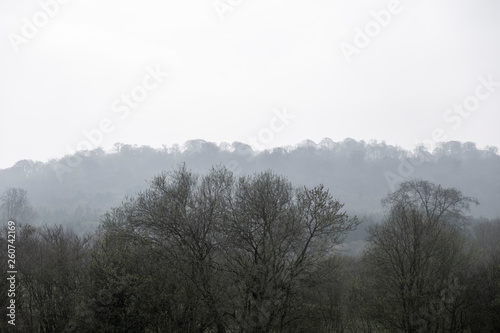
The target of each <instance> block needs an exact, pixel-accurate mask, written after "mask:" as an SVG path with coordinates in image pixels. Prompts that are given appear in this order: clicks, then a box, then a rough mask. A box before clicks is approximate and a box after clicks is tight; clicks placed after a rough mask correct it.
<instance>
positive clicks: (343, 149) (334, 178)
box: [0, 139, 500, 238]
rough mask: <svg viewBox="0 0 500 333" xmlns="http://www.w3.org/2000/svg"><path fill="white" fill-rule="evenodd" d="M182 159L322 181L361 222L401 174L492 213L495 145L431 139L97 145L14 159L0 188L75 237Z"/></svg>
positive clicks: (497, 178)
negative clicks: (23, 197)
mask: <svg viewBox="0 0 500 333" xmlns="http://www.w3.org/2000/svg"><path fill="white" fill-rule="evenodd" d="M182 162H186V163H187V164H188V165H189V166H190V168H192V169H193V171H194V172H197V173H201V174H205V173H207V172H208V170H210V168H211V167H212V166H213V165H223V166H225V167H226V168H228V169H229V170H230V171H232V172H234V173H235V174H236V175H252V174H254V173H255V172H262V171H266V170H269V169H271V170H273V171H275V172H276V173H278V174H281V175H284V176H286V177H287V178H288V179H290V181H291V182H293V183H294V184H300V185H306V186H315V185H317V184H323V185H324V186H325V187H326V188H328V189H329V190H330V191H331V193H332V194H333V195H334V196H335V197H336V198H339V199H342V201H343V202H344V203H345V204H346V205H347V207H348V209H349V212H350V213H351V214H357V215H359V216H361V217H365V218H364V219H363V220H364V221H371V220H374V221H378V220H380V217H381V214H382V212H383V211H382V209H381V207H380V200H381V199H382V198H383V197H385V196H386V195H387V194H388V193H389V192H390V191H392V190H394V189H395V186H397V184H398V183H399V182H401V181H404V180H408V179H425V180H428V181H431V182H435V183H439V184H442V185H443V186H449V187H456V188H459V189H461V190H462V191H464V192H466V193H468V194H469V195H470V196H473V197H476V198H477V199H478V200H479V201H480V202H481V205H479V206H477V207H472V211H471V214H472V215H474V216H477V217H480V216H483V217H486V218H495V217H498V216H500V206H499V205H498V202H500V190H499V189H500V173H499V172H498V171H499V170H500V156H499V155H498V150H497V149H496V148H495V147H487V148H485V149H478V148H477V147H476V146H475V145H474V144H473V143H470V142H467V143H460V142H454V141H453V142H446V143H442V144H439V145H438V146H437V147H436V148H435V149H434V151H432V152H429V151H427V150H426V149H425V148H424V147H417V148H416V149H415V150H414V151H406V150H403V149H401V148H398V147H394V146H390V145H386V144H385V143H383V142H382V143H379V142H369V143H366V142H364V141H355V140H352V139H346V140H344V141H342V142H333V141H332V140H330V139H324V140H322V141H321V142H320V143H319V144H316V143H314V142H312V141H304V142H303V143H301V144H300V145H297V146H295V147H282V148H276V149H272V150H268V151H263V152H255V151H253V150H252V149H251V147H250V146H248V145H246V144H243V143H238V142H235V143H233V144H227V143H222V144H219V145H216V144H214V143H211V142H206V141H203V140H192V141H188V142H186V143H185V144H184V145H183V146H182V147H181V146H178V145H173V146H171V147H166V146H165V147H163V148H161V149H153V148H150V147H136V146H131V145H125V144H116V145H115V150H114V152H112V153H105V152H104V151H103V150H101V149H97V150H94V151H89V152H80V153H78V154H75V155H72V156H66V157H65V158H63V159H60V160H52V161H49V162H47V163H42V162H33V161H27V160H25V161H19V162H18V163H17V164H16V165H14V166H13V167H11V168H8V169H4V170H0V193H3V192H5V191H6V190H7V189H8V188H21V189H23V190H25V191H27V193H28V196H29V198H30V200H31V202H32V204H33V206H34V208H35V211H36V213H37V219H33V221H32V222H33V224H36V225H42V224H45V223H48V224H64V225H71V227H72V228H74V230H75V232H77V233H78V234H82V233H83V232H91V231H93V230H95V227H96V226H97V224H98V220H99V216H100V215H101V214H103V213H104V212H106V211H107V210H108V209H110V208H111V207H112V206H116V205H118V204H119V203H120V202H121V201H122V200H123V198H124V197H125V196H127V195H134V194H135V193H137V192H138V191H140V190H144V189H146V188H147V187H148V183H147V181H148V180H149V179H151V178H152V177H153V176H155V175H157V174H159V173H161V172H163V171H169V170H173V169H174V168H175V167H176V166H177V165H178V164H179V163H182ZM360 230H361V229H360ZM363 230H364V229H363ZM360 237H361V238H363V237H364V235H360Z"/></svg>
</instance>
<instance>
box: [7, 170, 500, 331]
mask: <svg viewBox="0 0 500 333" xmlns="http://www.w3.org/2000/svg"><path fill="white" fill-rule="evenodd" d="M477 203H478V201H477V199H475V198H473V197H468V196H465V195H463V194H462V193H461V192H460V191H459V190H457V189H455V188H446V187H442V186H440V185H438V184H435V183H431V182H428V181H424V180H409V181H406V182H403V183H401V184H400V185H399V187H398V188H397V189H396V190H395V191H394V192H392V193H390V194H389V195H387V196H386V197H385V199H384V200H383V202H382V206H383V209H384V211H385V215H384V219H383V221H382V222H381V223H380V224H376V225H374V226H372V227H371V228H370V229H369V230H368V239H367V240H368V244H369V245H368V247H367V248H366V249H365V251H364V252H363V254H362V255H360V256H357V257H352V256H346V255H344V254H342V252H341V251H339V249H340V247H341V245H342V244H343V242H344V240H345V238H346V236H347V235H348V233H349V232H351V231H353V230H355V229H356V228H357V227H358V226H359V224H360V221H359V220H358V218H356V217H354V216H348V214H347V213H346V211H345V209H344V205H343V204H342V203H341V202H340V201H339V200H337V199H334V197H333V196H332V194H331V193H330V192H329V190H327V189H326V188H325V187H324V186H322V185H317V186H313V187H306V186H294V185H293V184H292V183H291V182H290V181H289V180H288V179H287V178H286V177H284V176H281V175H278V174H276V173H273V172H271V171H265V172H260V173H255V174H254V175H252V176H236V175H234V173H233V172H231V171H230V170H228V169H226V168H224V167H213V168H212V169H211V171H210V172H208V173H207V174H204V175H199V174H197V173H194V172H192V171H191V170H189V169H188V168H187V166H186V165H184V164H183V165H180V166H179V168H177V169H176V170H175V171H172V172H169V173H162V174H159V175H157V176H155V177H154V178H153V179H152V180H151V181H150V184H149V188H147V189H146V190H144V191H140V192H139V193H138V194H137V195H135V196H134V197H127V198H126V199H125V200H124V201H123V202H122V203H121V204H120V205H118V206H117V207H115V208H112V209H110V210H109V211H108V212H107V213H106V214H104V215H103V216H102V218H101V221H100V225H99V228H98V229H97V231H96V232H95V233H91V234H87V235H84V236H80V235H77V234H76V233H75V232H73V231H72V230H71V229H70V228H68V227H63V226H44V227H34V226H32V225H30V224H28V223H26V221H28V220H29V218H31V217H32V216H33V214H34V211H33V209H32V208H31V207H30V204H29V201H28V200H27V192H26V191H25V190H22V189H19V188H10V189H8V190H7V191H5V192H4V194H3V195H2V197H0V213H1V215H0V218H1V219H2V223H4V225H5V223H6V222H7V221H8V220H15V221H17V224H18V233H17V241H16V248H17V249H16V253H17V254H16V255H17V263H18V264H17V266H18V285H17V292H16V306H17V316H18V317H17V322H16V330H17V331H20V332H219V333H222V332H325V333H326V332H498V331H500V318H499V316H498V314H499V313H500V246H499V244H500V219H496V220H486V219H484V220H482V221H478V222H476V223H474V224H472V225H471V224H470V223H469V220H468V218H467V215H466V214H467V213H468V211H469V210H470V208H471V206H473V205H476V204H477ZM0 248H1V249H5V250H1V251H0V260H1V261H0V262H2V263H4V264H2V265H4V266H6V263H7V259H8V258H7V251H6V249H7V239H6V230H4V232H3V233H2V236H1V238H0ZM8 288H9V286H8V281H7V280H6V279H1V280H0V292H1V295H2V297H0V307H1V308H3V309H6V307H7V305H8V304H7V301H8V300H7V297H6V295H7V290H8ZM0 329H1V330H2V331H5V332H7V331H8V330H9V329H11V330H12V327H10V326H9V325H8V323H7V320H3V321H2V322H1V323H0ZM12 331H14V330H12Z"/></svg>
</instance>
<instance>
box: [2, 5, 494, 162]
mask: <svg viewBox="0 0 500 333" xmlns="http://www.w3.org/2000/svg"><path fill="white" fill-rule="evenodd" d="M51 1H52V3H56V2H55V1H56V0H51ZM51 1H49V0H40V2H38V1H29V0H26V1H22V2H21V1H14V0H0V168H6V167H10V166H12V165H13V164H14V163H15V162H16V161H18V160H21V159H33V160H41V161H47V160H48V159H49V158H55V157H61V156H64V155H66V154H68V153H70V152H72V150H74V149H76V147H77V145H78V144H80V143H81V142H82V141H84V140H85V136H84V135H83V134H82V131H85V130H86V131H90V130H92V129H94V128H97V127H98V126H99V123H100V122H101V121H102V120H103V119H109V120H110V121H112V122H113V130H112V131H111V132H110V133H105V134H104V135H103V136H102V139H103V140H102V146H103V147H104V148H105V149H109V148H110V147H112V145H113V144H114V143H115V142H123V143H129V144H139V145H143V144H144V145H151V146H154V147H159V146H161V145H162V144H166V145H168V146H171V145H172V144H174V143H179V144H182V143H183V142H184V141H186V140H190V139H197V138H201V139H204V140H207V141H214V142H217V143H219V142H222V141H225V142H230V143H231V142H233V141H241V142H246V143H250V142H249V139H248V138H249V137H250V136H257V135H258V134H259V133H260V132H261V131H262V129H264V128H269V127H270V122H271V120H272V119H273V117H274V112H273V110H274V109H280V110H282V109H283V108H286V109H287V110H288V112H289V113H292V114H294V115H295V118H294V119H293V120H291V121H290V123H289V124H288V125H287V126H286V127H285V128H283V129H282V130H280V131H279V132H275V133H274V139H273V140H269V142H267V141H266V142H262V141H260V143H263V144H264V143H265V144H264V145H263V146H265V147H274V146H280V145H293V144H296V143H298V142H300V141H302V140H305V139H311V140H314V141H316V142H318V141H319V140H321V139H322V138H324V137H330V138H331V139H333V140H334V141H340V140H343V139H344V138H346V137H351V138H354V139H357V140H366V141H369V140H371V139H377V140H379V141H380V140H385V141H386V142H387V143H388V144H398V145H400V146H403V147H405V148H413V147H414V146H415V145H416V143H417V142H422V141H424V140H428V139H432V132H433V131H434V130H435V129H437V128H442V129H443V131H444V133H445V134H446V138H447V139H448V140H460V141H473V142H476V143H477V144H478V145H479V147H484V146H486V145H494V146H499V147H500V134H499V133H500V131H499V124H500V121H499V120H500V116H499V111H500V87H497V88H496V90H495V92H493V93H492V94H491V95H490V96H489V97H488V98H487V99H486V100H484V101H481V102H480V105H479V107H478V108H477V109H476V110H475V111H474V112H471V113H470V116H468V117H467V118H463V117H461V116H458V115H457V114H449V115H448V116H454V117H455V119H456V117H459V118H460V120H456V121H453V122H446V121H445V120H444V119H443V115H444V114H445V112H446V110H447V109H449V108H452V107H453V105H454V104H456V103H462V102H463V101H464V99H465V98H466V97H467V96H470V95H474V92H475V89H476V87H477V86H478V85H479V84H480V81H479V80H478V77H484V78H488V76H490V75H492V76H493V79H494V80H495V81H498V82H500V20H499V17H500V3H499V2H498V1H497V0H473V1H472V0H439V1H436V0H434V1H430V0H419V1H415V0H414V1H411V0H401V1H400V5H399V6H400V7H401V8H402V11H401V12H400V13H398V14H393V15H392V18H391V22H390V23H389V24H388V25H387V26H386V27H384V28H382V29H381V32H380V34H379V35H377V36H375V37H373V38H372V39H371V42H370V44H369V45H368V46H367V47H365V48H363V49H360V53H359V54H354V55H353V56H352V57H351V62H350V63H348V61H347V60H346V58H345V57H344V55H343V53H342V51H341V48H340V45H341V43H342V42H346V43H350V44H352V45H353V46H354V45H355V44H354V42H353V40H354V37H355V31H356V30H355V28H356V27H360V28H362V29H364V28H365V25H366V24H368V23H369V22H371V21H373V20H374V18H373V17H372V16H371V12H372V11H380V10H382V9H384V8H387V7H388V4H389V3H390V2H391V1H393V0H386V1H379V0H376V1H373V0H371V1H368V0H362V1H355V0H342V1H341V0H288V1H285V0H242V1H239V4H238V1H237V0H220V1H219V3H233V5H231V6H232V9H233V10H232V11H228V12H225V13H224V15H223V16H224V20H221V18H220V16H219V15H218V13H217V11H216V10H215V9H214V6H213V3H214V2H217V1H213V0H203V1H200V0H187V1H186V0H184V1H168V0H163V1H160V0H141V1H138V0H135V1H133V0H120V1H118V0H114V1H112V0H108V1H105V0H70V1H68V0H65V1H67V2H68V3H67V4H60V5H59V7H60V8H59V10H58V12H57V13H55V15H53V16H54V17H53V18H49V20H48V23H47V24H46V25H45V26H43V27H41V28H39V30H38V33H36V34H35V35H34V36H33V37H31V38H26V39H25V40H24V41H25V42H26V43H21V44H18V45H17V46H18V51H17V52H16V51H15V48H14V47H13V43H12V42H11V40H10V39H13V37H12V36H13V34H17V36H19V37H22V36H23V26H24V25H26V23H25V22H26V20H27V21H30V22H32V23H33V17H34V16H35V17H39V18H41V20H43V15H42V16H41V15H40V13H41V10H42V9H41V5H40V4H44V3H48V2H51ZM58 1H61V2H64V1H62V0H58ZM37 15H38V16H37ZM23 18H26V19H23ZM40 22H42V23H43V21H38V23H39V24H41V23H40ZM35 23H36V22H35ZM24 30H25V33H26V30H29V29H27V28H24ZM28 32H29V31H28ZM9 38H10V39H9ZM148 66H149V67H151V68H155V67H157V66H159V67H160V68H161V69H162V70H164V71H168V72H169V74H170V76H169V77H168V78H167V79H165V80H164V81H163V82H162V83H161V85H159V86H158V87H157V88H156V89H154V90H153V91H152V92H150V93H149V94H148V96H147V97H146V98H145V99H144V101H142V102H140V103H139V105H138V107H137V108H135V109H132V110H131V112H130V114H129V115H128V116H127V117H125V118H124V119H121V118H120V114H118V113H114V112H113V108H112V105H113V103H114V102H115V101H117V100H119V99H120V98H121V96H122V95H123V94H130V93H131V91H132V89H133V88H134V87H136V86H137V85H139V84H141V83H142V81H143V79H144V77H145V76H146V75H147V70H146V68H147V67H148ZM150 82H153V81H150ZM482 91H483V92H484V91H486V90H484V89H483V90H482ZM458 121H460V124H458ZM457 124H458V125H457ZM452 125H457V126H455V128H453V127H452ZM279 128H280V129H281V128H282V127H279Z"/></svg>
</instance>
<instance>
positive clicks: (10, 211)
mask: <svg viewBox="0 0 500 333" xmlns="http://www.w3.org/2000/svg"><path fill="white" fill-rule="evenodd" d="M0 214H1V215H0V216H1V218H2V220H5V221H9V220H13V221H16V222H23V223H30V222H32V221H31V220H32V219H33V218H34V217H35V212H34V210H33V208H32V207H31V204H30V203H29V200H28V193H27V192H26V190H24V189H22V188H8V189H7V190H5V192H4V193H3V194H2V196H1V197H0Z"/></svg>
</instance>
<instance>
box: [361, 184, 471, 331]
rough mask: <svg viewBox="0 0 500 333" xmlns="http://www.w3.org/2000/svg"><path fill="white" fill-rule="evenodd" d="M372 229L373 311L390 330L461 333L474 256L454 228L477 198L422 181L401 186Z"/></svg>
mask: <svg viewBox="0 0 500 333" xmlns="http://www.w3.org/2000/svg"><path fill="white" fill-rule="evenodd" d="M384 203H385V204H386V205H387V206H388V207H389V214H388V217H387V219H386V221H385V222H384V223H383V224H382V225H378V226H375V227H373V228H371V230H370V238H369V241H370V243H371V244H370V247H369V249H368V251H367V252H366V255H365V260H366V262H367V264H368V269H369V271H370V273H371V276H372V278H373V279H372V280H371V283H372V285H371V287H372V290H373V295H372V302H371V311H372V313H373V316H374V317H375V318H377V319H378V321H379V322H381V323H382V324H383V325H384V326H385V327H386V328H388V329H390V330H391V331H394V332H444V331H446V332H459V331H461V330H462V329H463V327H461V324H462V323H461V321H460V320H459V319H460V314H461V313H463V311H464V308H463V293H461V290H462V288H463V281H464V276H465V275H464V274H466V272H467V267H468V266H469V265H470V264H471V262H472V260H473V258H472V256H471V253H470V252H469V251H468V249H467V245H466V244H465V237H464V236H463V235H462V234H461V233H460V231H459V229H458V228H457V226H459V225H460V224H461V222H462V221H463V220H464V218H465V216H464V215H463V213H464V211H466V210H467V209H468V208H469V204H470V203H477V200H476V199H473V198H468V197H465V196H463V195H462V194H461V193H460V192H459V191H457V190H455V189H443V188H442V187H441V186H439V185H435V184H432V183H429V182H426V181H418V180H413V181H409V182H405V183H403V184H401V186H400V188H399V189H398V190H397V191H395V192H394V193H392V194H390V195H389V196H388V197H387V198H386V199H384Z"/></svg>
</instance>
